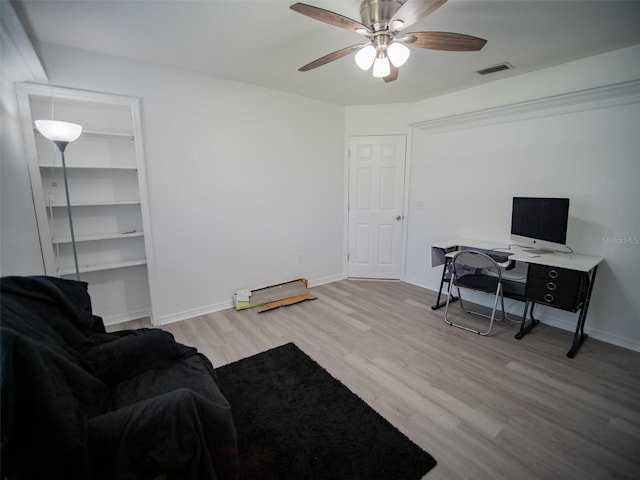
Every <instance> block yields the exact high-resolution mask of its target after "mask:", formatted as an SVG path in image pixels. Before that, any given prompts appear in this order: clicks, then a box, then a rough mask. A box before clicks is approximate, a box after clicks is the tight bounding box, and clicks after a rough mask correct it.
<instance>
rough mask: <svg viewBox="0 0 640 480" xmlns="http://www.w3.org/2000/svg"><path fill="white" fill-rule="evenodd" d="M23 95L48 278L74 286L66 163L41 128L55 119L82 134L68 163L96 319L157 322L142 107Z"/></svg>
mask: <svg viewBox="0 0 640 480" xmlns="http://www.w3.org/2000/svg"><path fill="white" fill-rule="evenodd" d="M17 90H18V100H19V105H20V109H21V114H22V118H23V131H24V136H25V144H26V146H27V160H28V165H29V174H30V177H31V183H32V189H33V198H34V204H35V208H36V217H37V220H38V230H39V235H40V240H41V247H42V257H43V261H44V270H45V273H46V274H47V275H54V276H60V277H68V278H75V264H74V261H73V248H72V241H71V235H70V229H69V220H68V212H67V203H66V196H65V192H64V172H63V168H62V162H61V155H60V152H59V150H58V149H57V147H56V146H55V145H54V144H53V143H52V142H50V141H48V140H47V139H46V138H44V137H43V136H42V135H40V133H39V132H38V131H37V129H35V128H34V121H35V120H38V119H54V120H63V121H67V122H73V123H78V124H80V125H82V126H83V131H82V135H81V136H80V138H79V139H78V140H76V141H75V142H73V143H71V144H69V145H68V146H67V148H66V150H65V163H66V170H67V178H68V183H69V196H70V203H71V212H72V218H73V226H74V232H75V242H76V249H77V256H78V266H79V270H80V279H81V280H83V281H86V282H87V283H88V284H89V293H90V295H91V300H92V305H93V310H94V313H95V314H96V315H99V316H101V317H103V318H104V320H105V323H107V324H111V323H117V322H120V321H127V320H132V319H135V318H140V317H144V316H149V317H152V310H153V309H152V301H151V299H152V297H153V296H152V294H151V292H152V285H151V283H150V280H152V276H151V275H150V274H149V269H150V268H151V266H152V265H150V262H149V259H150V258H152V244H151V239H150V237H149V236H148V235H147V232H148V231H149V219H150V215H149V210H148V204H147V190H146V179H145V164H144V155H143V149H142V138H141V133H142V127H141V119H140V108H139V101H138V99H135V98H131V97H122V96H117V95H109V94H103V93H94V92H86V91H78V90H72V89H66V88H58V87H51V86H46V85H33V84H22V85H20V86H19V87H18V89H17ZM152 321H153V318H152Z"/></svg>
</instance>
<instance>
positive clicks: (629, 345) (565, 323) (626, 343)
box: [405, 278, 640, 352]
mask: <svg viewBox="0 0 640 480" xmlns="http://www.w3.org/2000/svg"><path fill="white" fill-rule="evenodd" d="M405 282H407V283H410V284H412V285H416V286H418V287H422V288H426V289H427V290H430V291H432V292H433V293H435V294H437V293H438V288H439V285H438V286H435V287H434V286H433V285H427V284H426V283H425V282H424V281H422V280H420V279H415V278H405ZM442 294H443V297H442V301H444V300H446V292H444V291H443V292H442ZM482 297H483V296H482V295H478V296H477V297H474V296H473V295H472V296H471V297H470V300H471V301H475V302H477V303H479V304H484V303H485V301H486V299H485V298H482ZM465 298H466V297H465ZM507 302H509V303H507ZM513 302H515V301H514V300H507V299H505V309H506V310H507V312H509V313H511V314H513V315H520V316H521V315H522V311H519V312H518V311H515V310H514V309H513V308H509V306H510V305H509V304H511V305H513ZM488 304H489V303H488V302H487V303H486V305H488ZM518 304H519V305H522V304H521V303H520V302H518ZM536 309H537V307H536ZM554 311H555V309H553V308H548V307H546V308H545V312H544V315H543V316H536V319H538V320H540V323H543V324H545V325H549V326H552V327H556V328H560V329H562V330H567V331H569V332H574V331H575V329H576V323H575V322H576V321H577V315H578V314H577V313H576V314H575V315H576V320H575V321H573V322H572V321H570V320H567V319H564V318H559V317H558V316H556V315H554ZM584 331H585V333H586V334H587V335H589V336H590V337H593V338H595V339H597V340H601V341H603V342H606V343H610V344H612V345H616V346H618V347H622V348H626V349H628V350H633V351H636V352H640V342H639V341H637V340H633V339H629V338H625V337H621V336H619V335H615V334H612V333H609V332H604V331H602V330H599V329H595V328H591V327H589V322H588V321H587V323H586V325H585V328H584Z"/></svg>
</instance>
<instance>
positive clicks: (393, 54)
mask: <svg viewBox="0 0 640 480" xmlns="http://www.w3.org/2000/svg"><path fill="white" fill-rule="evenodd" d="M410 53H411V51H410V50H409V48H408V47H407V46H406V45H405V44H403V43H400V42H392V43H391V45H389V46H388V47H387V55H388V56H389V60H390V61H391V63H393V66H394V67H401V66H402V65H404V64H405V62H406V61H407V59H408V58H409V54H410Z"/></svg>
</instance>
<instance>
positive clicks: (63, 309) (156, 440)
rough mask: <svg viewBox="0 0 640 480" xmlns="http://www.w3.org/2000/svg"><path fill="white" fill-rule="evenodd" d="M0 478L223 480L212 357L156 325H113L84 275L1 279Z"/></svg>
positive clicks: (225, 451) (228, 450) (229, 447)
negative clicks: (116, 328)
mask: <svg viewBox="0 0 640 480" xmlns="http://www.w3.org/2000/svg"><path fill="white" fill-rule="evenodd" d="M0 303H1V313H2V323H1V342H2V352H1V354H2V370H1V377H0V381H1V386H2V399H1V400H2V418H1V421H2V458H1V461H2V478H4V475H6V476H7V478H9V479H14V478H15V479H27V478H38V479H39V478H48V479H56V478H60V479H62V478H64V479H82V478H95V479H111V478H118V479H129V478H130V479H145V478H149V479H152V478H155V477H156V476H158V475H161V474H166V475H167V477H168V478H169V479H185V480H188V479H228V478H236V476H237V453H236V433H235V428H234V425H233V420H232V417H231V410H230V407H229V404H228V402H227V400H226V399H225V398H224V396H223V395H222V393H221V392H220V390H219V389H218V386H217V384H216V380H217V379H216V375H215V372H214V369H213V366H212V365H211V363H210V362H209V360H208V359H207V358H206V357H204V356H203V355H201V354H199V353H198V352H197V351H196V350H195V349H194V348H191V347H187V346H184V345H181V344H179V343H177V342H175V341H174V339H173V336H172V335H171V334H170V333H168V332H164V331H161V330H157V329H140V330H129V331H122V332H117V333H113V334H109V333H106V332H105V330H104V326H103V323H102V320H101V319H100V318H99V317H96V316H94V315H93V314H92V312H91V302H90V298H89V295H88V292H87V284H86V283H84V282H76V281H70V280H62V279H57V278H51V277H5V278H2V279H1V297H0Z"/></svg>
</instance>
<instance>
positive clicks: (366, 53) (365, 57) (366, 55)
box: [355, 44, 376, 70]
mask: <svg viewBox="0 0 640 480" xmlns="http://www.w3.org/2000/svg"><path fill="white" fill-rule="evenodd" d="M375 59H376V47H374V46H373V45H370V44H369V45H366V46H365V47H363V48H361V49H360V51H359V52H358V53H356V56H355V60H356V65H358V67H360V68H361V69H362V70H369V69H370V68H371V65H373V62H374V61H375Z"/></svg>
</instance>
